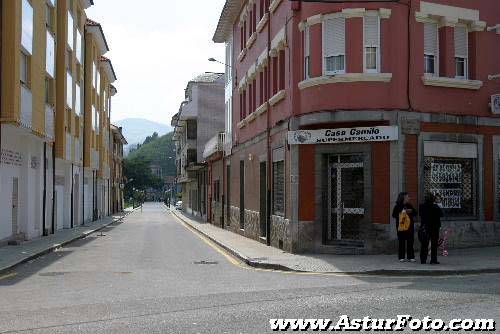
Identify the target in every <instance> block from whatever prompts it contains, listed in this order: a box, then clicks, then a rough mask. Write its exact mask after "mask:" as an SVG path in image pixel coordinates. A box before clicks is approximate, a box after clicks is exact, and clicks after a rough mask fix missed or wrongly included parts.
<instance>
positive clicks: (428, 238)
mask: <svg viewBox="0 0 500 334" xmlns="http://www.w3.org/2000/svg"><path fill="white" fill-rule="evenodd" d="M420 239H421V240H420V243H421V248H420V262H422V263H426V262H427V255H428V253H429V243H430V244H431V263H435V262H437V248H438V242H439V230H437V231H429V232H428V233H427V234H426V235H425V236H422V237H421V238H420Z"/></svg>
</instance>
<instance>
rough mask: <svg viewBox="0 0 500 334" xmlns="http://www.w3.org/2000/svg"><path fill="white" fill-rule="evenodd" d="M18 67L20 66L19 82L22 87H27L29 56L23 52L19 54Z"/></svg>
mask: <svg viewBox="0 0 500 334" xmlns="http://www.w3.org/2000/svg"><path fill="white" fill-rule="evenodd" d="M20 66H21V75H20V80H21V82H22V83H23V84H24V85H26V86H29V79H30V60H29V56H28V55H26V54H25V53H24V52H21V60H20Z"/></svg>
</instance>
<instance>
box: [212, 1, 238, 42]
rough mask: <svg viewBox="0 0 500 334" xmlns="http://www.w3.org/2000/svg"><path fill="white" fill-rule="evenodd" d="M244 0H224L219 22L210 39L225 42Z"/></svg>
mask: <svg viewBox="0 0 500 334" xmlns="http://www.w3.org/2000/svg"><path fill="white" fill-rule="evenodd" d="M243 2H244V0H226V3H225V4H224V8H223V9H222V13H221V14H220V18H219V23H218V24H217V29H216V30H215V33H214V37H213V38H212V40H213V41H214V42H215V43H225V42H226V41H227V39H228V37H229V36H230V35H231V32H232V31H233V23H234V21H235V19H236V17H237V16H238V14H239V12H240V8H241V5H242V4H243Z"/></svg>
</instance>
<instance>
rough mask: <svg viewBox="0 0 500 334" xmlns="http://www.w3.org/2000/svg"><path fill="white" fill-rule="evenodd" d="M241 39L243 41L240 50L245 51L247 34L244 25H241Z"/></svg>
mask: <svg viewBox="0 0 500 334" xmlns="http://www.w3.org/2000/svg"><path fill="white" fill-rule="evenodd" d="M240 41H241V43H240V44H241V48H240V51H243V49H244V48H245V36H244V31H243V26H241V28H240Z"/></svg>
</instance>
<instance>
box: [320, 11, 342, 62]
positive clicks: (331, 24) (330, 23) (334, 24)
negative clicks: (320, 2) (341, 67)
mask: <svg viewBox="0 0 500 334" xmlns="http://www.w3.org/2000/svg"><path fill="white" fill-rule="evenodd" d="M323 36H324V38H323V40H324V56H325V57H326V56H333V55H345V18H343V17H336V18H332V19H328V20H325V21H324V26H323Z"/></svg>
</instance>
